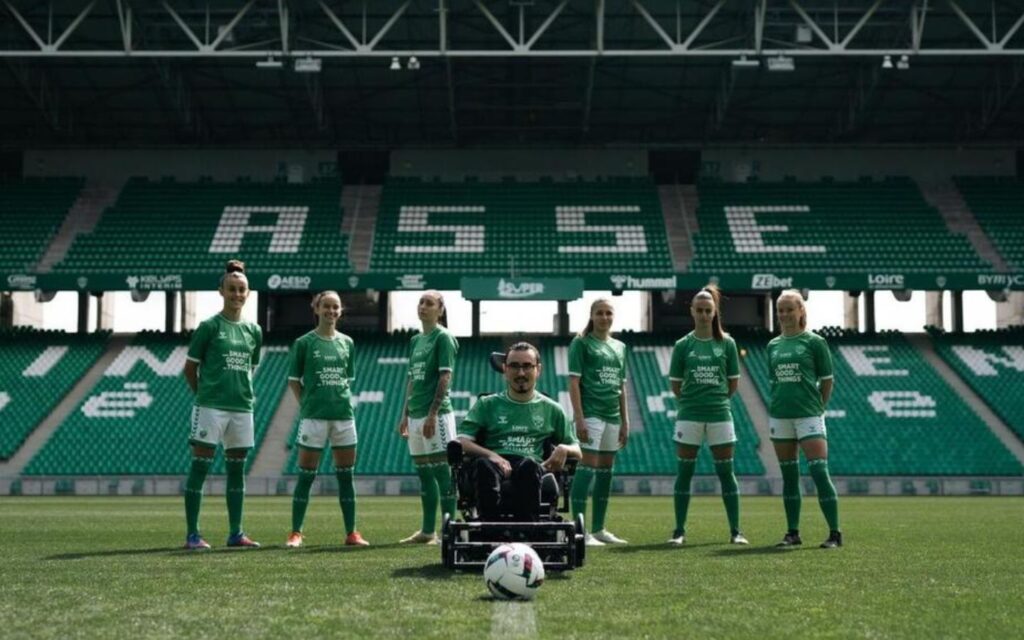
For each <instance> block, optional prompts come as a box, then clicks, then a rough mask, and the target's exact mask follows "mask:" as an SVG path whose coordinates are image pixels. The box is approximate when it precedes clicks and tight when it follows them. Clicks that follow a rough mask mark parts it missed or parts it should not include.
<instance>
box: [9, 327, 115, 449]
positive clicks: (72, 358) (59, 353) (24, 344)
mask: <svg viewBox="0 0 1024 640" xmlns="http://www.w3.org/2000/svg"><path fill="white" fill-rule="evenodd" d="M109 335H110V334H109V333H106V332H103V333H99V334H91V335H78V334H65V333H63V332H54V331H37V330H31V329H17V330H14V331H6V332H3V333H0V459H7V458H10V457H11V456H12V455H14V453H15V452H16V451H17V450H18V448H19V447H20V446H21V444H22V443H23V442H24V441H25V438H27V437H28V435H29V434H30V433H32V431H33V430H34V429H35V428H36V427H37V426H38V425H39V423H40V422H42V420H43V419H44V418H45V417H46V416H47V415H48V414H49V413H50V411H52V410H53V408H54V407H56V406H57V403H58V402H60V400H61V398H63V397H64V395H65V394H67V393H68V392H69V391H70V390H71V387H73V386H74V384H75V383H76V382H78V380H79V379H81V377H82V376H83V375H85V373H86V371H88V370H89V368H90V367H91V366H92V365H93V364H94V363H95V362H96V360H97V359H98V358H99V357H100V355H101V354H102V353H103V349H104V348H105V346H106V343H107V339H108V338H109Z"/></svg>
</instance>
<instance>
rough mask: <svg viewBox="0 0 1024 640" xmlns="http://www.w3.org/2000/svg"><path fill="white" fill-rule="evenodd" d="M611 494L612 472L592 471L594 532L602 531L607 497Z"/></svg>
mask: <svg viewBox="0 0 1024 640" xmlns="http://www.w3.org/2000/svg"><path fill="white" fill-rule="evenodd" d="M611 493H612V470H611V469H595V470H594V504H593V511H594V526H593V530H594V531H604V518H605V515H607V514H608V496H610V495H611Z"/></svg>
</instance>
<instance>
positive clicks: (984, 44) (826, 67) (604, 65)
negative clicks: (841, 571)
mask: <svg viewBox="0 0 1024 640" xmlns="http://www.w3.org/2000/svg"><path fill="white" fill-rule="evenodd" d="M1022 24H1024V2H1021V1H1013V2H1010V1H990V0H984V1H981V0H955V1H954V0H944V1H934V2H929V1H928V0H916V1H913V2H912V1H910V0H897V1H883V0H854V1H843V2H838V1H836V0H833V1H826V0H816V1H811V0H782V1H780V0H742V1H741V0H707V1H704V2H690V1H686V2H683V1H679V0H500V1H499V0H488V1H484V0H368V1H367V0H349V1H346V2H340V1H338V0H331V1H330V2H327V1H324V0H249V1H247V2H245V1H242V0H235V1H230V2H229V1H209V2H208V1H201V0H167V1H165V2H158V1H146V2H143V1H141V0H91V1H89V0H53V1H52V2H42V1H39V0H2V1H0V58H2V59H3V63H2V64H0V67H2V69H0V95H3V96H4V97H3V100H2V102H0V109H2V111H3V117H2V119H0V140H2V143H0V144H2V145H3V146H5V147H7V148H25V147H38V146H63V145H76V146H77V145H82V146H152V145H168V144H172V145H203V146H216V145H233V146H237V145H247V144H252V145H278V146H279V145H282V144H284V145H289V146H291V145H306V146H322V147H334V146H341V145H345V146H357V147H374V148H393V147H398V146H410V145H431V146H464V145H488V146H493V145H519V144H557V145H560V146H565V145H567V144H568V145H584V146H585V145H607V144H626V145H646V146H658V145H667V146H672V145H701V144H709V143H710V144H720V143H731V142H762V141H763V142H772V143H798V144H806V143H846V142H851V143H878V142H900V143H965V144H970V143H986V142H999V143H1003V144H1005V143H1015V142H1017V141H1021V140H1024V89H1022V88H1021V84H1022V83H1024V82H1022V81H1024V28H1022ZM886 56H889V57H888V58H886ZM904 56H905V57H904ZM413 57H415V62H413ZM297 62H298V64H299V66H300V67H301V66H302V65H306V68H307V69H309V70H310V71H308V72H298V71H296V63H297ZM257 63H260V64H257ZM393 67H397V68H394V69H393ZM416 67H418V68H416ZM315 68H319V69H320V70H319V71H313V69H315ZM789 69H792V70H789Z"/></svg>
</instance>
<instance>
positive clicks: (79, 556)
mask: <svg viewBox="0 0 1024 640" xmlns="http://www.w3.org/2000/svg"><path fill="white" fill-rule="evenodd" d="M198 553H209V552H208V551H203V552H197V551H186V550H184V549H175V548H171V547H153V548H150V549H108V550H106V551H82V552H78V553H58V554H57V555H53V556H46V557H45V558H43V560H84V559H86V558H117V557H120V556H151V555H168V556H173V555H188V554H198Z"/></svg>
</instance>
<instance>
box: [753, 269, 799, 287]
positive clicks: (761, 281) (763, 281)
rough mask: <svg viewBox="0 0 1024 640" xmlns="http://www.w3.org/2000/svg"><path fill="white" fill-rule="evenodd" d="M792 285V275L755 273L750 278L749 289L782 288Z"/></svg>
mask: <svg viewBox="0 0 1024 640" xmlns="http://www.w3.org/2000/svg"><path fill="white" fill-rule="evenodd" d="M792 286H793V277H792V276H790V277H788V278H780V277H779V276H777V275H775V274H774V273H755V274H754V277H753V278H752V279H751V280H750V288H751V289H782V288H785V287H792Z"/></svg>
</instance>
